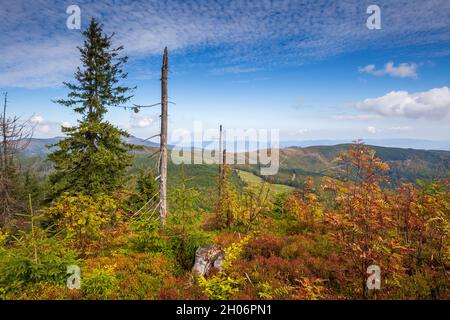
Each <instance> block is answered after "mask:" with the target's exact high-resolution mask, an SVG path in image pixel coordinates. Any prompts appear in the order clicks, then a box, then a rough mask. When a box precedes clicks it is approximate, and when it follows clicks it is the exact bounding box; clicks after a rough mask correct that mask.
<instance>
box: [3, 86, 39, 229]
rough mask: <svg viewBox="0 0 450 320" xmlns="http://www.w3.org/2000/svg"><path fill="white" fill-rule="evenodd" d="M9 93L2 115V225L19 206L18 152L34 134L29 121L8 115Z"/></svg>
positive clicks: (5, 96)
mask: <svg viewBox="0 0 450 320" xmlns="http://www.w3.org/2000/svg"><path fill="white" fill-rule="evenodd" d="M7 105H8V93H7V92H6V93H4V101H3V112H2V114H1V115H0V141H1V148H0V226H5V225H7V223H8V222H9V220H10V218H11V216H12V214H13V213H14V210H15V209H16V208H17V205H18V199H17V174H18V165H17V163H18V160H17V156H18V154H19V153H20V152H21V151H23V150H24V149H25V148H26V147H27V146H28V144H29V143H30V140H31V138H32V136H33V130H32V128H31V127H30V123H29V121H23V120H22V119H21V118H20V117H17V116H12V117H7Z"/></svg>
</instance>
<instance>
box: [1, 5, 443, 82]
mask: <svg viewBox="0 0 450 320" xmlns="http://www.w3.org/2000/svg"><path fill="white" fill-rule="evenodd" d="M68 4H72V3H68V2H67V1H65V0H53V1H46V0H35V1H33V2H30V1H26V0H15V1H12V0H10V1H3V2H2V10H1V11H0V21H1V22H0V50H1V55H0V57H1V58H0V59H1V60H0V85H1V86H19V87H46V86H55V85H57V84H59V83H60V82H61V81H63V80H68V79H70V75H71V72H72V71H73V70H74V67H75V66H76V65H77V64H78V58H77V51H76V45H79V44H81V35H80V31H77V30H68V29H67V28H66V18H67V14H66V12H65V9H66V7H67V6H68ZM77 4H78V5H79V6H80V7H81V14H82V28H84V27H86V24H87V23H88V20H89V18H90V17H96V18H99V20H100V21H101V22H102V23H104V26H105V30H106V31H107V32H116V34H117V36H116V43H118V44H123V45H124V46H125V48H126V52H127V54H128V55H129V56H130V57H131V60H130V62H131V65H133V61H134V62H136V63H137V65H135V67H136V70H139V69H140V68H139V62H142V61H143V60H146V61H148V60H149V59H151V58H152V57H154V55H155V54H158V55H159V54H160V53H161V51H162V48H163V47H164V46H168V47H169V49H170V50H171V52H172V55H173V57H174V60H173V61H174V65H176V66H177V67H178V68H177V69H181V68H183V67H184V68H186V67H189V65H194V66H199V65H200V66H203V67H204V68H207V70H214V69H219V70H220V68H226V67H223V66H224V65H228V66H229V65H232V66H242V65H244V66H245V67H242V69H241V70H240V71H243V70H245V69H247V70H251V69H253V68H256V69H257V68H268V67H270V66H279V65H301V64H304V63H308V62H311V61H314V60H318V59H324V58H327V57H330V56H333V55H337V54H341V53H345V52H352V51H357V50H364V49H367V48H376V49H379V50H382V49H398V48H407V47H408V46H417V48H415V50H416V51H417V52H418V53H419V52H420V51H421V52H425V51H426V52H428V49H427V48H428V47H427V46H428V45H432V44H436V43H449V42H450V32H449V31H450V20H449V19H448V12H449V10H450V2H449V1H447V0H430V1H421V0H411V1H408V2H397V1H395V2H394V1H388V0H379V1H377V4H378V5H379V6H380V7H381V8H382V17H383V29H382V30H381V31H380V32H373V30H368V29H367V28H366V27H365V21H366V19H367V14H366V8H367V3H364V2H362V1H359V0H349V1H333V2H330V1H326V0H320V1H318V0H314V1H313V0H310V1H301V2H300V1H296V0H279V1H271V0H260V1H245V0H231V1H226V2H224V1H220V0H211V1H181V0H168V1H160V0H137V1H132V2H131V1H130V2H118V1H114V2H111V1H92V0H79V1H77ZM405 21H414V23H404V22H405ZM438 53H439V52H435V54H438ZM444 54H445V53H444ZM158 59H159V57H158ZM393 68H394V69H393V70H391V71H390V72H391V73H392V74H395V73H396V72H400V73H401V72H402V71H400V70H398V69H395V68H398V67H395V66H393ZM225 71H226V70H225ZM228 71H231V72H233V69H229V70H228ZM234 71H235V72H239V68H237V69H234ZM150 72H151V70H150Z"/></svg>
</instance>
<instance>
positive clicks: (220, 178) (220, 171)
mask: <svg viewBox="0 0 450 320" xmlns="http://www.w3.org/2000/svg"><path fill="white" fill-rule="evenodd" d="M221 153H222V125H220V129H219V150H218V152H217V154H218V158H219V199H220V196H221V195H222V159H221Z"/></svg>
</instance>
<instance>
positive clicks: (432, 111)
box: [350, 87, 450, 120]
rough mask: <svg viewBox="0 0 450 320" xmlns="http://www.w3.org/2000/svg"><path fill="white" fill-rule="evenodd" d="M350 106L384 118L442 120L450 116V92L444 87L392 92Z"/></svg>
mask: <svg viewBox="0 0 450 320" xmlns="http://www.w3.org/2000/svg"><path fill="white" fill-rule="evenodd" d="M350 106H352V107H354V108H356V109H358V110H361V111H365V112H372V113H374V114H378V115H380V116H383V117H405V118H411V119H419V118H424V119H432V120H442V119H444V118H445V117H446V116H447V115H448V114H450V90H449V88H448V87H442V88H434V89H431V90H429V91H425V92H417V93H409V92H407V91H392V92H389V93H388V94H386V95H384V96H381V97H378V98H371V99H365V100H364V101H360V102H356V103H353V104H351V105H350Z"/></svg>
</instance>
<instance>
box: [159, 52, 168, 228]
mask: <svg viewBox="0 0 450 320" xmlns="http://www.w3.org/2000/svg"><path fill="white" fill-rule="evenodd" d="M168 70H169V64H168V57H167V47H165V48H164V56H163V63H162V67H161V137H160V166H159V168H160V172H159V174H160V180H159V197H160V206H159V218H160V224H161V227H164V225H165V223H166V218H167V100H168V99H167V75H168Z"/></svg>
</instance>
